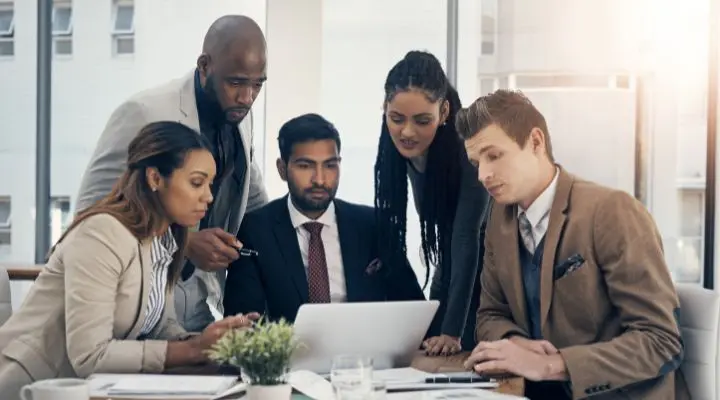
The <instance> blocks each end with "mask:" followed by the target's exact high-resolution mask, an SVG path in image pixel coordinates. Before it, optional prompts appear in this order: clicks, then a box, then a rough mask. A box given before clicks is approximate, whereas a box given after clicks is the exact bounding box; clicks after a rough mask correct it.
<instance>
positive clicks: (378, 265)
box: [365, 258, 383, 275]
mask: <svg viewBox="0 0 720 400" xmlns="http://www.w3.org/2000/svg"><path fill="white" fill-rule="evenodd" d="M382 267H383V265H382V261H380V259H379V258H376V259H374V260H372V261H370V264H368V266H367V267H365V273H366V274H367V275H375V274H376V273H377V272H378V271H380V270H381V269H382Z"/></svg>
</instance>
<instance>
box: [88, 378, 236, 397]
mask: <svg viewBox="0 0 720 400" xmlns="http://www.w3.org/2000/svg"><path fill="white" fill-rule="evenodd" d="M89 381H90V392H91V394H90V396H91V397H102V396H112V397H113V398H118V399H122V398H124V397H125V398H138V397H142V398H148V399H153V398H173V399H184V398H192V399H208V400H212V399H216V398H220V397H224V396H227V395H229V394H234V393H241V392H243V391H244V390H245V384H243V383H238V381H237V378H236V377H232V376H199V375H150V374H95V375H92V376H90V378H89Z"/></svg>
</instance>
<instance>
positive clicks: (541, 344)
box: [510, 336, 558, 355]
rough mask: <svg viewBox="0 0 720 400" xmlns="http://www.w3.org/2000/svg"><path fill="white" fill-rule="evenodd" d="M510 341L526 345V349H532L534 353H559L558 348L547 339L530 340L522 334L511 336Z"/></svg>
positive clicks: (522, 345)
mask: <svg viewBox="0 0 720 400" xmlns="http://www.w3.org/2000/svg"><path fill="white" fill-rule="evenodd" d="M510 341H511V342H513V343H515V344H517V345H518V346H520V347H524V348H525V349H527V350H530V351H532V352H533V353H537V354H547V355H552V354H557V353H558V349H557V348H555V346H553V344H552V343H550V342H548V341H547V340H530V339H526V338H524V337H522V336H513V337H511V338H510Z"/></svg>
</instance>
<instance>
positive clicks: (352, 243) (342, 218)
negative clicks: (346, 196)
mask: <svg viewBox="0 0 720 400" xmlns="http://www.w3.org/2000/svg"><path fill="white" fill-rule="evenodd" d="M351 211H352V210H350V209H349V205H348V204H346V203H344V202H342V201H340V200H335V217H336V219H337V229H338V239H339V240H340V252H341V253H342V263H343V272H344V273H345V290H346V292H347V300H348V301H358V300H359V299H360V298H361V297H362V295H363V294H364V293H366V290H367V289H365V288H363V287H362V282H363V281H362V274H364V273H365V270H364V269H363V265H362V261H363V257H360V256H361V254H360V250H359V245H360V238H359V237H358V231H357V229H356V227H355V226H354V224H353V221H352V212H351Z"/></svg>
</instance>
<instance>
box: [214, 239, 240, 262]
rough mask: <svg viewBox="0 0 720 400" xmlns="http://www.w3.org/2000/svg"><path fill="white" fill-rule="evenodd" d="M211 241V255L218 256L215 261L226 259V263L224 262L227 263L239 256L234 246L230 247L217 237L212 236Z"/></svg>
mask: <svg viewBox="0 0 720 400" xmlns="http://www.w3.org/2000/svg"><path fill="white" fill-rule="evenodd" d="M211 243H212V246H213V249H214V251H213V255H215V256H216V257H218V258H217V259H215V260H217V262H222V261H227V263H226V264H225V265H227V264H229V263H231V262H233V261H235V260H237V259H238V257H239V256H240V254H238V251H237V250H236V249H235V248H234V247H231V246H230V245H228V244H227V243H225V242H224V241H222V240H220V239H219V238H217V237H213V238H212V239H211Z"/></svg>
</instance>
